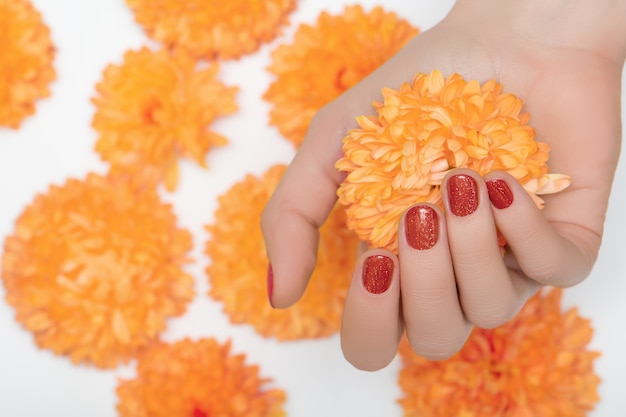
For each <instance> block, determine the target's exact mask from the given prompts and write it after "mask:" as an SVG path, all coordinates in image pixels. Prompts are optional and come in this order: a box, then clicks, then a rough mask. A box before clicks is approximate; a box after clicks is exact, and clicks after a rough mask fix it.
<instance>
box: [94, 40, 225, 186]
mask: <svg viewBox="0 0 626 417" xmlns="http://www.w3.org/2000/svg"><path fill="white" fill-rule="evenodd" d="M217 73H218V66H217V65H212V66H210V67H209V68H207V69H203V70H196V63H195V61H194V60H193V59H191V58H190V57H188V56H186V55H184V54H182V53H177V54H173V55H172V54H170V53H168V52H167V51H165V50H161V51H159V52H152V51H150V50H149V49H147V48H142V49H140V50H139V51H128V52H127V53H126V54H125V55H124V62H123V63H122V65H119V66H117V65H109V66H108V67H107V68H106V70H105V71H104V77H103V79H102V81H101V82H100V83H99V84H98V85H97V86H96V89H97V91H98V93H99V95H98V96H97V97H95V98H94V99H93V102H94V104H95V105H96V113H95V115H94V118H93V127H94V128H95V129H96V131H98V133H99V135H100V137H99V139H98V141H97V143H96V151H97V152H98V153H100V156H101V157H102V159H104V160H105V161H107V162H110V163H111V170H112V172H115V173H124V174H129V175H131V176H138V178H139V181H142V182H147V183H148V184H152V183H154V182H157V181H160V180H164V182H165V186H166V187H167V189H168V190H173V189H174V188H175V187H176V184H177V182H178V162H177V161H178V158H180V157H188V158H191V159H193V160H195V161H196V162H197V163H198V164H200V165H201V166H202V167H206V164H205V156H206V153H207V152H208V151H209V149H210V148H211V147H213V146H219V145H224V144H225V143H226V142H227V140H226V138H224V137H223V136H221V135H219V134H217V133H214V132H211V131H209V130H208V129H207V127H208V126H209V125H210V124H211V123H212V122H213V121H214V120H215V119H216V118H217V117H219V116H222V115H226V114H230V113H233V112H234V111H235V110H237V105H236V104H235V93H236V92H237V88H235V87H226V86H224V84H222V83H221V82H220V81H218V80H217Z"/></svg>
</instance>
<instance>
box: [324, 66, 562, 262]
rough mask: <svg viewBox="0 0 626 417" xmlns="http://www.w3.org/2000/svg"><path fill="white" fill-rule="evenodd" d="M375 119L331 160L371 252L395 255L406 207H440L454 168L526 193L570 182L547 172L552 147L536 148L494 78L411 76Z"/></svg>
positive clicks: (342, 197) (352, 223)
mask: <svg viewBox="0 0 626 417" xmlns="http://www.w3.org/2000/svg"><path fill="white" fill-rule="evenodd" d="M383 97H384V102H383V103H374V107H375V109H376V111H377V113H378V116H370V117H365V116H360V117H358V118H357V122H358V124H359V126H360V128H359V129H354V130H352V131H350V132H349V133H348V136H346V137H345V138H344V142H343V152H344V156H343V157H342V158H341V159H340V160H339V161H338V162H337V164H336V166H337V168H338V169H339V170H341V171H345V172H347V173H348V174H347V177H346V179H345V181H344V182H343V183H342V184H341V186H340V188H339V190H338V195H339V201H340V202H341V204H343V205H345V206H347V212H348V225H349V227H350V228H351V229H353V230H355V231H356V233H357V234H358V235H359V237H360V238H361V239H363V240H366V241H367V242H368V243H369V244H370V245H372V246H374V247H383V248H387V249H389V250H391V251H394V252H397V249H398V241H397V231H398V222H399V220H400V217H401V215H402V213H403V212H404V211H405V210H406V209H407V208H408V207H409V206H411V205H412V204H415V203H418V202H430V203H434V204H439V205H442V202H441V181H442V179H443V177H444V176H445V175H446V173H447V172H448V171H450V170H452V169H454V168H470V169H473V170H475V171H477V172H478V173H479V174H481V175H484V174H486V173H488V172H490V171H495V170H502V171H506V172H508V173H509V174H511V175H512V176H513V177H515V178H516V179H517V180H518V181H519V182H520V183H521V184H522V185H523V186H524V188H525V189H526V190H527V191H528V192H529V193H530V194H531V196H532V197H533V198H535V201H536V202H537V203H538V205H539V206H540V207H541V206H542V203H543V202H542V201H541V200H540V199H539V198H538V197H537V196H536V194H548V193H554V192H558V191H560V190H562V189H564V188H566V187H567V186H568V185H569V184H570V182H571V181H570V178H569V177H567V176H565V175H560V174H548V173H547V172H548V167H547V166H546V161H547V159H548V152H549V149H550V147H549V146H548V145H547V144H545V143H542V142H536V141H535V140H534V138H535V131H534V129H533V128H532V127H530V126H529V125H528V120H529V116H528V114H525V113H523V114H520V111H521V108H522V101H521V100H520V99H518V98H517V97H515V96H514V95H513V94H503V93H502V85H500V84H498V83H496V82H495V81H494V80H491V81H488V82H487V83H485V84H483V85H480V84H479V83H478V82H477V81H469V82H466V81H464V80H463V78H461V76H460V75H458V74H453V75H451V76H450V77H448V78H447V79H444V77H443V75H442V74H441V73H440V72H439V71H433V72H432V73H431V74H430V75H427V74H417V75H416V76H415V78H414V79H413V83H412V84H411V85H409V84H404V85H403V86H402V87H401V88H400V90H399V91H396V90H392V89H389V88H385V89H383Z"/></svg>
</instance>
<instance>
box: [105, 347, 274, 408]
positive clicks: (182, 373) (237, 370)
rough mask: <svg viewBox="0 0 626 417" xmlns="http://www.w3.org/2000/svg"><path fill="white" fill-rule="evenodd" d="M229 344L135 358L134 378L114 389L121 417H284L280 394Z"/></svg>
mask: <svg viewBox="0 0 626 417" xmlns="http://www.w3.org/2000/svg"><path fill="white" fill-rule="evenodd" d="M245 360H246V357H245V355H233V354H231V353H230V342H227V343H226V344H225V345H220V344H219V343H218V342H217V341H215V340H214V339H200V340H198V341H191V340H189V339H184V340H181V341H179V342H176V343H174V344H157V345H155V346H154V347H153V348H151V349H150V350H148V351H146V352H145V354H143V355H141V356H140V357H139V361H138V363H137V377H136V378H135V379H133V380H126V381H122V382H121V383H120V385H119V386H118V388H117V395H118V398H119V402H118V404H117V410H118V412H119V414H120V416H121V417H147V416H150V417H213V416H215V417H217V416H219V417H239V416H246V417H283V416H285V415H286V414H285V412H284V411H283V410H282V406H283V404H284V402H285V393H284V392H283V391H281V390H279V389H267V388H265V385H266V384H268V383H269V382H271V380H270V379H267V378H260V377H259V367H258V366H251V365H246V363H245Z"/></svg>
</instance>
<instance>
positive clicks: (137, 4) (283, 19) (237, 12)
mask: <svg viewBox="0 0 626 417" xmlns="http://www.w3.org/2000/svg"><path fill="white" fill-rule="evenodd" d="M126 4H128V6H130V8H131V9H132V11H133V13H134V14H135V20H136V21H137V23H139V24H140V25H141V26H143V28H144V29H145V31H146V33H147V34H148V36H150V37H151V38H153V39H155V40H157V41H159V42H163V44H164V45H165V46H166V47H167V48H169V49H183V50H185V51H187V52H188V53H190V54H191V55H193V56H194V57H195V58H204V59H209V60H212V59H216V58H222V59H230V58H239V57H240V56H241V55H244V54H249V53H251V52H254V51H256V50H257V49H259V46H260V45H261V44H262V43H265V42H269V41H271V40H273V39H274V38H275V37H276V36H277V35H279V34H280V28H281V26H284V25H286V24H287V23H288V20H287V16H288V15H289V13H291V12H292V11H293V10H294V9H295V8H296V0H228V1H221V0H187V1H180V0H126Z"/></svg>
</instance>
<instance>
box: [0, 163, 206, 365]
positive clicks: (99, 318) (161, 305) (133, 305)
mask: <svg viewBox="0 0 626 417" xmlns="http://www.w3.org/2000/svg"><path fill="white" fill-rule="evenodd" d="M175 223H176V218H175V216H174V214H173V213H172V210H171V207H170V206H169V205H165V204H163V203H161V201H160V200H159V198H158V195H157V193H156V192H155V191H154V190H151V191H143V192H137V191H135V190H134V189H132V188H131V187H130V186H129V185H128V183H127V182H126V181H123V180H122V181H120V180H113V179H110V178H104V177H101V176H98V175H96V174H90V175H88V176H87V178H86V179H85V180H83V181H79V180H75V179H70V180H68V181H67V182H66V183H65V184H64V185H63V186H61V187H55V186H52V187H50V189H49V191H48V193H47V194H44V195H38V196H37V197H36V198H35V200H34V201H33V203H32V204H31V205H29V206H28V207H26V209H25V210H24V212H23V213H22V214H21V216H20V217H19V218H18V220H17V223H16V225H15V232H14V234H13V235H12V236H9V237H8V238H7V239H6V242H5V246H4V255H3V257H2V280H3V282H4V286H5V289H6V300H7V302H8V303H9V304H10V305H12V306H13V307H14V308H15V310H16V318H17V320H18V321H19V322H20V323H21V324H22V325H23V326H24V327H25V328H26V329H28V330H29V331H31V332H33V334H34V336H35V341H36V342H37V344H38V345H39V346H40V347H41V348H45V349H50V350H52V351H53V352H54V353H56V354H58V355H68V356H70V357H71V359H72V362H74V363H79V362H85V363H92V364H94V365H96V366H98V367H101V368H111V367H114V366H116V365H118V364H119V363H122V362H126V361H127V360H128V359H130V358H132V357H133V356H134V355H136V354H137V352H138V351H139V350H140V349H142V348H145V347H146V346H148V345H149V344H150V343H153V342H154V341H155V340H156V339H157V337H158V335H159V333H160V332H161V331H162V330H164V329H165V326H166V319H167V318H168V317H172V316H178V315H180V314H182V313H183V312H184V311H185V305H186V304H187V302H189V301H190V300H191V298H192V297H193V285H194V283H193V279H192V278H191V276H189V275H188V274H186V273H185V272H184V271H183V270H182V269H181V268H182V265H183V264H185V263H187V262H188V259H187V256H186V254H187V252H188V251H189V250H190V249H191V246H192V241H191V235H190V233H188V232H187V231H185V230H181V229H177V228H176V224H175Z"/></svg>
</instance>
